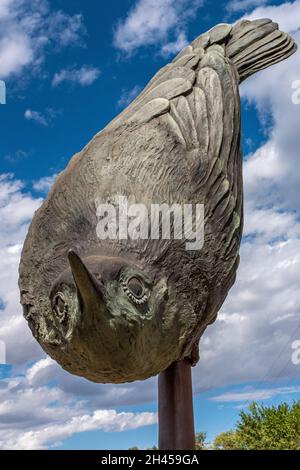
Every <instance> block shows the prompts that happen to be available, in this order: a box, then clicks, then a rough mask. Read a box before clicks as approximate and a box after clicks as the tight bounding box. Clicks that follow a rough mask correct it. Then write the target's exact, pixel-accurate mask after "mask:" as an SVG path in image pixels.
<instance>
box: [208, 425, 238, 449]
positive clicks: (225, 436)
mask: <svg viewBox="0 0 300 470" xmlns="http://www.w3.org/2000/svg"><path fill="white" fill-rule="evenodd" d="M213 449H215V450H235V449H239V442H238V439H237V435H236V432H235V431H232V430H230V431H225V432H221V434H219V435H218V436H217V437H216V438H215V440H214V442H213Z"/></svg>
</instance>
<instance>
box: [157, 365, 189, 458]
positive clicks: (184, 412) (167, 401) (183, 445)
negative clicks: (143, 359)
mask: <svg viewBox="0 0 300 470" xmlns="http://www.w3.org/2000/svg"><path fill="white" fill-rule="evenodd" d="M158 426H159V436H158V447H159V449H160V450H194V449H195V430H194V411H193V392H192V373H191V365H190V363H189V362H188V361H187V360H183V361H180V362H174V363H173V364H171V365H170V366H169V367H168V368H167V369H166V370H165V371H163V372H161V373H160V374H159V376H158Z"/></svg>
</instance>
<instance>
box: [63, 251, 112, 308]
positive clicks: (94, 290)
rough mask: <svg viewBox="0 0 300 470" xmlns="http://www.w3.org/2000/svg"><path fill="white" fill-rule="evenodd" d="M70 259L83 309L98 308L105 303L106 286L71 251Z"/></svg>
mask: <svg viewBox="0 0 300 470" xmlns="http://www.w3.org/2000/svg"><path fill="white" fill-rule="evenodd" d="M68 259H69V263H70V267H71V271H72V274H73V278H74V281H75V284H76V287H77V291H78V296H79V300H80V301H81V302H82V303H83V305H82V307H84V306H85V307H96V306H97V305H99V303H103V302H104V292H105V289H104V285H103V284H102V283H101V282H99V281H98V280H97V279H96V278H95V276H94V275H93V274H92V273H91V272H90V271H89V270H88V268H87V266H86V265H85V264H84V262H83V261H82V259H81V258H80V257H79V256H78V255H77V253H75V251H73V250H70V251H69V253H68Z"/></svg>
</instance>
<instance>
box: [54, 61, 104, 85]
mask: <svg viewBox="0 0 300 470" xmlns="http://www.w3.org/2000/svg"><path fill="white" fill-rule="evenodd" d="M100 74H101V71H100V70H99V69H98V68H96V67H93V66H92V65H83V66H82V67H81V68H79V69H62V70H60V71H59V72H57V73H56V74H55V75H54V77H53V80H52V85H53V86H54V87H56V86H58V85H60V84H61V83H63V82H69V83H73V84H78V85H81V86H89V85H92V84H93V83H94V82H95V81H96V80H97V79H98V78H99V76H100Z"/></svg>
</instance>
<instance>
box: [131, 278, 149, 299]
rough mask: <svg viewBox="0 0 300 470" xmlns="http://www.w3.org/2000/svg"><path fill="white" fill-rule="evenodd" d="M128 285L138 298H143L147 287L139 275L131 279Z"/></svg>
mask: <svg viewBox="0 0 300 470" xmlns="http://www.w3.org/2000/svg"><path fill="white" fill-rule="evenodd" d="M127 287H128V289H129V290H130V291H131V292H132V293H133V295H134V296H135V297H136V298H137V299H141V298H142V297H143V295H144V291H145V289H144V286H143V284H142V282H141V281H140V280H139V279H138V278H137V277H132V278H131V279H129V281H128V282H127Z"/></svg>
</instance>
